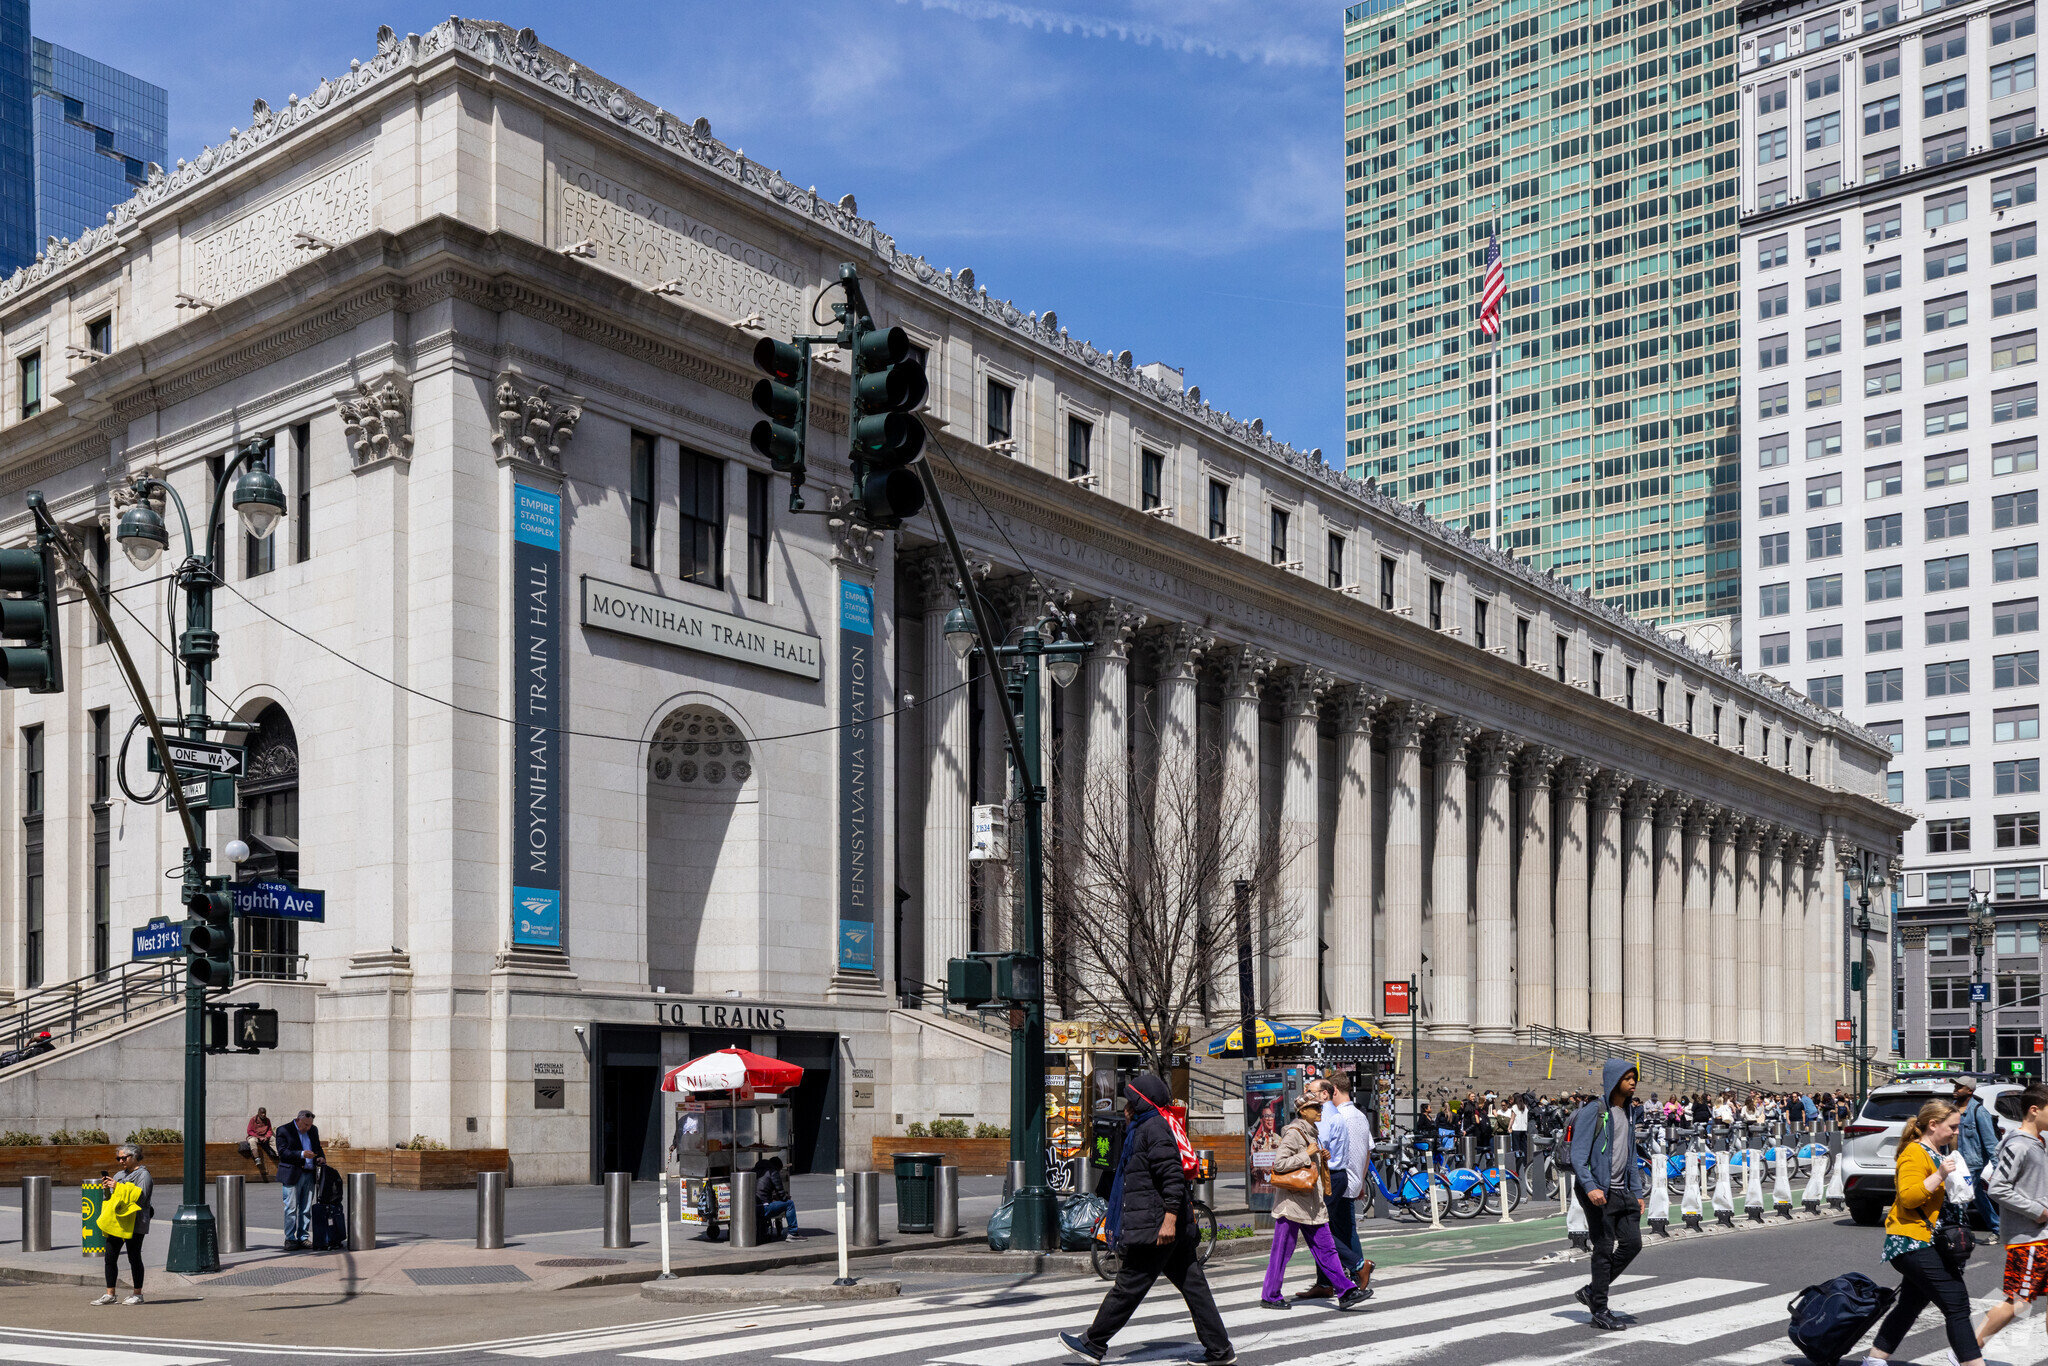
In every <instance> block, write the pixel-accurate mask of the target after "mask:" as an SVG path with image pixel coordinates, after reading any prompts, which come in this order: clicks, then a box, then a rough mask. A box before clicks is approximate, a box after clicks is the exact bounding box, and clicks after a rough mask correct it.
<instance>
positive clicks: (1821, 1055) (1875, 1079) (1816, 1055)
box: [1806, 1043, 1897, 1085]
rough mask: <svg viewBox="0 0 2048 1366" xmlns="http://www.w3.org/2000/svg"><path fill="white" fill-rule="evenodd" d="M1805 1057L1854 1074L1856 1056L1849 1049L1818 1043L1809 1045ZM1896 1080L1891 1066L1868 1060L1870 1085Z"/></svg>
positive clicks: (1894, 1071) (1895, 1074)
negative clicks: (1844, 1068) (1842, 1068)
mask: <svg viewBox="0 0 2048 1366" xmlns="http://www.w3.org/2000/svg"><path fill="white" fill-rule="evenodd" d="M1806 1055H1807V1056H1808V1057H1809V1058H1812V1059H1813V1060H1814V1061H1815V1062H1819V1063H1826V1064H1827V1065H1828V1066H1829V1067H1847V1068H1848V1069H1849V1071H1850V1074H1851V1075H1854V1074H1855V1071H1856V1054H1855V1053H1854V1051H1852V1050H1850V1049H1847V1048H1831V1047H1829V1046H1828V1045H1826V1044H1819V1043H1817V1044H1809V1045H1808V1046H1807V1049H1806ZM1896 1079H1897V1073H1896V1069H1895V1068H1894V1067H1893V1066H1892V1064H1890V1063H1888V1062H1879V1061H1878V1060H1877V1059H1876V1058H1872V1059H1871V1060H1870V1080H1871V1084H1872V1085H1879V1084H1882V1083H1884V1082H1888V1081H1894V1080H1896Z"/></svg>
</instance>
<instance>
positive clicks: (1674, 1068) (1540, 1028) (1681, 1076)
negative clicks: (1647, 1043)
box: [1522, 1025, 1786, 1092]
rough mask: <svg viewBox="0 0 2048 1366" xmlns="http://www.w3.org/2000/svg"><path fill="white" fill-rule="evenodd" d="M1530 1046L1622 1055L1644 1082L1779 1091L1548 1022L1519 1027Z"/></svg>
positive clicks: (1675, 1086)
mask: <svg viewBox="0 0 2048 1366" xmlns="http://www.w3.org/2000/svg"><path fill="white" fill-rule="evenodd" d="M1522 1033H1523V1036H1524V1037H1525V1038H1527V1039H1528V1041H1529V1046H1530V1047H1531V1048H1555V1049H1557V1050H1558V1051H1559V1052H1563V1051H1564V1050H1566V1049H1570V1050H1571V1053H1572V1056H1574V1057H1578V1058H1586V1059H1594V1060H1597V1059H1606V1058H1619V1057H1626V1058H1628V1059H1630V1060H1631V1061H1634V1062H1635V1063H1636V1070H1637V1074H1638V1076H1639V1077H1640V1079H1641V1080H1642V1081H1643V1082H1645V1083H1654V1084H1656V1085H1659V1086H1663V1087H1669V1088H1671V1089H1674V1090H1681V1091H1706V1092H1714V1091H1724V1090H1727V1089H1728V1088H1729V1087H1731V1086H1737V1085H1739V1086H1740V1088H1741V1089H1743V1090H1746V1091H1781V1090H1784V1089H1786V1088H1785V1087H1783V1086H1781V1085H1767V1084H1765V1083H1763V1082H1759V1081H1742V1082H1740V1083H1738V1082H1737V1081H1736V1079H1735V1077H1734V1076H1733V1075H1732V1074H1729V1073H1723V1074H1722V1075H1721V1076H1719V1077H1715V1076H1713V1075H1712V1074H1711V1073H1709V1072H1708V1071H1707V1070H1706V1069H1705V1068H1701V1067H1695V1066H1693V1064H1691V1063H1689V1062H1681V1061H1679V1060H1678V1059H1677V1058H1667V1057H1665V1056H1664V1055H1663V1054H1661V1053H1652V1052H1649V1051H1648V1050H1645V1049H1635V1048H1629V1047H1626V1046H1624V1045H1623V1044H1621V1043H1620V1042H1618V1041H1617V1040H1614V1039H1605V1038H1601V1037H1600V1036H1599V1035H1597V1034H1580V1033H1578V1032H1576V1031H1574V1030H1570V1029H1558V1028H1556V1027H1555V1026H1552V1025H1530V1026H1529V1027H1528V1028H1526V1029H1524V1030H1523V1031H1522Z"/></svg>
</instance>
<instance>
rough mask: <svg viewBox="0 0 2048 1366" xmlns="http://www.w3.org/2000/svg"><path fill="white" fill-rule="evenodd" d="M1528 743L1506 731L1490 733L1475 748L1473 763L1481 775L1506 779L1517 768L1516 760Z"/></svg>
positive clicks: (1480, 739)
mask: <svg viewBox="0 0 2048 1366" xmlns="http://www.w3.org/2000/svg"><path fill="white" fill-rule="evenodd" d="M1526 748H1528V742H1527V741H1525V740H1523V739H1522V738H1521V737H1520V736H1518V735H1509V734H1507V733H1506V732H1504V731H1497V730H1496V731H1488V732H1487V733H1486V734H1485V735H1483V736H1481V737H1480V738H1479V743H1478V744H1477V745H1475V746H1473V752H1472V762H1473V765H1474V766H1475V767H1476V768H1478V770H1479V771H1480V772H1481V773H1484V774H1487V775H1488V776H1489V777H1496V778H1499V777H1506V776H1507V775H1508V774H1509V773H1510V772H1512V771H1513V769H1514V767H1515V760H1516V759H1518V758H1519V757H1521V753H1522V751H1523V750H1524V749H1526Z"/></svg>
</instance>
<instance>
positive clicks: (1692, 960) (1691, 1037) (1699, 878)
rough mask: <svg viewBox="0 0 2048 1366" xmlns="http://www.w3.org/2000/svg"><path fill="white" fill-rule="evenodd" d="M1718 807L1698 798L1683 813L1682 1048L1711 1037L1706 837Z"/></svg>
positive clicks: (1696, 1047)
mask: <svg viewBox="0 0 2048 1366" xmlns="http://www.w3.org/2000/svg"><path fill="white" fill-rule="evenodd" d="M1720 815H1721V809H1720V808H1719V807H1717V806H1713V805H1710V804H1708V803H1705V802H1701V803H1699V804H1697V805H1695V806H1694V807H1693V808H1692V809H1691V810H1690V811H1688V812H1687V813H1686V816H1685V1051H1686V1052H1687V1053H1705V1052H1707V1051H1708V1050H1709V1049H1710V1048H1711V1047H1712V1046H1713V1040H1714V989H1713V984H1714V969H1713V952H1714V933H1713V905H1714V866H1713V860H1712V858H1711V856H1710V854H1709V844H1708V837H1709V835H1710V834H1711V833H1712V831H1713V829H1714V822H1715V821H1717V820H1719V819H1720Z"/></svg>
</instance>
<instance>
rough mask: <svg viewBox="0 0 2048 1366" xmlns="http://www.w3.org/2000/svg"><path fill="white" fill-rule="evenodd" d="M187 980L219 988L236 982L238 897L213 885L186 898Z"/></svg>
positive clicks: (212, 988)
mask: <svg viewBox="0 0 2048 1366" xmlns="http://www.w3.org/2000/svg"><path fill="white" fill-rule="evenodd" d="M185 911H186V914H187V915H188V916H190V919H188V920H187V921H186V922H185V980H186V981H187V982H189V983H191V984H192V985H194V986H200V987H205V988H207V989H208V990H211V991H218V990H220V989H222V988H224V987H230V986H233V985H234V983H235V899H234V897H233V896H232V895H231V894H230V893H228V892H226V891H225V890H223V889H221V888H218V887H212V888H207V889H204V890H201V891H197V892H194V893H193V894H192V895H191V896H190V897H188V898H187V899H186V901H185Z"/></svg>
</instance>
